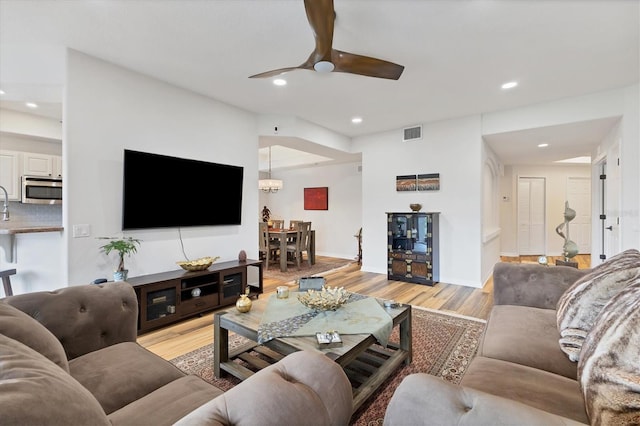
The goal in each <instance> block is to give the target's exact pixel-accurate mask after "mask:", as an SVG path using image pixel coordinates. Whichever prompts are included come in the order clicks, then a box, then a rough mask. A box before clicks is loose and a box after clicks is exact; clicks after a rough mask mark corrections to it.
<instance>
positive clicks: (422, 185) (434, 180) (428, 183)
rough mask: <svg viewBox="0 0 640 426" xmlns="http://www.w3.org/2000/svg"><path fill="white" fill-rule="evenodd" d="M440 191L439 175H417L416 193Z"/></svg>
mask: <svg viewBox="0 0 640 426" xmlns="http://www.w3.org/2000/svg"><path fill="white" fill-rule="evenodd" d="M438 190H440V173H427V174H422V175H418V191H438Z"/></svg>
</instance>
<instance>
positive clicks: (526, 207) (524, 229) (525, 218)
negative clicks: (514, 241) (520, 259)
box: [518, 177, 546, 255]
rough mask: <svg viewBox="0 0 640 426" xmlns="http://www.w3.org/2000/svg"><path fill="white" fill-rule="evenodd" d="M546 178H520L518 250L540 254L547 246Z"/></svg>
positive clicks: (524, 253) (524, 252) (521, 252)
mask: <svg viewBox="0 0 640 426" xmlns="http://www.w3.org/2000/svg"><path fill="white" fill-rule="evenodd" d="M545 197H546V195H545V178H539V177H535V178H530V177H519V178H518V252H519V254H520V255H539V254H544V253H545V252H546V247H545V229H546V226H545Z"/></svg>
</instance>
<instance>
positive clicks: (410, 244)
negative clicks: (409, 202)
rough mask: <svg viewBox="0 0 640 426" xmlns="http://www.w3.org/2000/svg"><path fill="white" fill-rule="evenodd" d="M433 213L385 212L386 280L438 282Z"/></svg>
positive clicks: (434, 214)
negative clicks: (386, 238)
mask: <svg viewBox="0 0 640 426" xmlns="http://www.w3.org/2000/svg"><path fill="white" fill-rule="evenodd" d="M438 218H439V213H437V212H424V213H423V212H411V213H387V237H388V240H387V254H388V257H387V263H388V265H387V277H388V279H390V280H398V281H407V282H412V283H417V284H427V285H433V284H434V283H436V282H438V281H439V279H440V267H439V253H438Z"/></svg>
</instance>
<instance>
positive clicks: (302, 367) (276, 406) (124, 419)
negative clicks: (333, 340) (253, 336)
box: [0, 282, 352, 426]
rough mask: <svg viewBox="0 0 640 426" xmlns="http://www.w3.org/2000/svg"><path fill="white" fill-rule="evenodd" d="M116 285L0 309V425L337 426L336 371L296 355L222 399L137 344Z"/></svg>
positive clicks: (128, 305) (10, 300)
mask: <svg viewBox="0 0 640 426" xmlns="http://www.w3.org/2000/svg"><path fill="white" fill-rule="evenodd" d="M137 316H138V305H137V300H136V295H135V293H134V290H133V289H132V287H131V286H130V285H129V284H127V283H124V282H121V283H106V284H100V285H83V286H75V287H67V288H63V289H60V290H57V291H52V292H36V293H30V294H24V295H16V296H10V297H7V298H4V299H0V423H1V424H3V425H154V426H155V425H171V424H174V423H179V424H183V425H189V424H193V425H222V424H233V425H256V424H265V425H266V424H278V425H281V424H310V423H311V424H323V425H345V424H347V423H348V421H349V418H350V416H351V410H352V390H351V385H350V383H349V380H348V379H347V377H346V375H345V373H344V371H343V370H342V368H341V367H340V366H339V365H337V364H336V363H334V362H333V361H331V360H329V358H327V357H325V356H323V355H320V354H318V353H312V352H296V353H294V354H291V355H289V356H287V357H285V358H283V359H282V360H281V361H279V362H278V363H276V364H274V365H272V366H270V367H268V368H265V369H263V370H260V371H259V372H258V373H256V374H254V375H253V376H252V377H251V378H249V379H248V380H246V381H244V382H242V383H241V384H239V385H238V386H235V387H234V388H232V389H231V390H229V391H227V392H223V391H222V390H220V389H218V388H216V387H215V386H212V385H211V384H209V383H207V382H205V381H204V380H202V379H200V378H199V377H197V376H194V375H185V374H184V373H183V372H181V371H180V370H178V369H177V368H176V367H174V366H173V365H172V364H171V363H169V362H168V361H165V360H163V359H162V358H160V357H158V356H157V355H155V354H153V353H151V352H150V351H148V350H146V349H145V348H143V347H142V346H140V345H139V344H138V343H136V337H137V332H136V330H137V327H136V325H137Z"/></svg>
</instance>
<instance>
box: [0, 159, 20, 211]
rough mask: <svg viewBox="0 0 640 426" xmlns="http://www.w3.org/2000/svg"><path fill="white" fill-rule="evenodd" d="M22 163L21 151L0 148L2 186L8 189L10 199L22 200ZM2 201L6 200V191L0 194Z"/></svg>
mask: <svg viewBox="0 0 640 426" xmlns="http://www.w3.org/2000/svg"><path fill="white" fill-rule="evenodd" d="M21 165H22V162H21V153H20V152H18V151H7V150H0V186H3V187H4V189H6V190H7V195H8V196H9V201H19V200H20V168H21ZM0 192H2V191H0ZM0 201H3V202H4V193H1V194H0Z"/></svg>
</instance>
